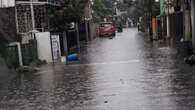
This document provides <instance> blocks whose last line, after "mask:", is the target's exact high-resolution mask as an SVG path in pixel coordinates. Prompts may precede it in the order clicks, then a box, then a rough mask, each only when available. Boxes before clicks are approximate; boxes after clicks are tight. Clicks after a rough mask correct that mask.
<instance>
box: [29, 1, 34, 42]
mask: <svg viewBox="0 0 195 110" xmlns="http://www.w3.org/2000/svg"><path fill="white" fill-rule="evenodd" d="M30 11H31V21H32V38H33V39H35V33H34V31H35V16H34V6H33V0H31V2H30Z"/></svg>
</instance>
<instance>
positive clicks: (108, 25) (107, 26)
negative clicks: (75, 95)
mask: <svg viewBox="0 0 195 110" xmlns="http://www.w3.org/2000/svg"><path fill="white" fill-rule="evenodd" d="M97 31H98V32H97V33H98V35H99V36H100V37H106V36H109V37H111V36H115V35H116V29H115V27H114V25H113V23H112V22H101V23H100V26H99V29H98V30H97Z"/></svg>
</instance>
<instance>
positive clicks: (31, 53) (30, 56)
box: [21, 40, 38, 65]
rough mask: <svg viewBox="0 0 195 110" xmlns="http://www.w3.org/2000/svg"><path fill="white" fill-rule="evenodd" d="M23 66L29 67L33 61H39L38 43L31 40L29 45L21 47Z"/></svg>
mask: <svg viewBox="0 0 195 110" xmlns="http://www.w3.org/2000/svg"><path fill="white" fill-rule="evenodd" d="M21 51H22V58H23V64H24V65H29V64H30V63H32V62H33V61H35V60H37V59H38V54H37V41H36V40H30V41H29V43H28V44H22V45H21Z"/></svg>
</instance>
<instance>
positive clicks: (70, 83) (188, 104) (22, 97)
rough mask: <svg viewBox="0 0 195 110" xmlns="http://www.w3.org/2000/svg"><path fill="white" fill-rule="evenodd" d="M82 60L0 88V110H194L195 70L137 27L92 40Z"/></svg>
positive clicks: (174, 52) (48, 69)
mask: <svg viewBox="0 0 195 110" xmlns="http://www.w3.org/2000/svg"><path fill="white" fill-rule="evenodd" d="M80 60H81V61H80V62H79V63H72V64H69V65H63V64H57V65H55V66H52V65H46V66H42V67H41V71H40V72H38V73H34V74H24V75H23V74H20V75H17V77H16V78H14V79H13V80H11V81H10V82H9V83H8V84H2V86H1V87H0V110H193V109H195V94H194V93H195V86H194V85H195V74H194V73H195V68H193V67H191V66H188V65H186V64H184V63H183V60H181V59H180V58H179V56H178V55H177V52H176V50H175V49H174V48H170V47H169V46H166V45H165V44H163V43H159V42H154V43H153V44H151V43H149V42H148V41H147V39H146V36H145V35H144V34H143V33H138V32H137V29H136V28H131V29H124V32H123V33H117V35H116V37H114V38H113V39H108V38H97V39H95V40H94V41H92V42H91V43H90V44H88V45H86V46H85V47H84V48H82V53H81V58H80Z"/></svg>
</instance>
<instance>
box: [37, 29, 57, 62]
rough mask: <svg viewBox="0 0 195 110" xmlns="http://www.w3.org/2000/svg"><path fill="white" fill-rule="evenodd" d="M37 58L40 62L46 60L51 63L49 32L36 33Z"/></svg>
mask: <svg viewBox="0 0 195 110" xmlns="http://www.w3.org/2000/svg"><path fill="white" fill-rule="evenodd" d="M36 39H37V48H38V58H39V59H40V60H46V61H47V62H53V60H52V50H51V39H50V33H49V32H40V33H36Z"/></svg>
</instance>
